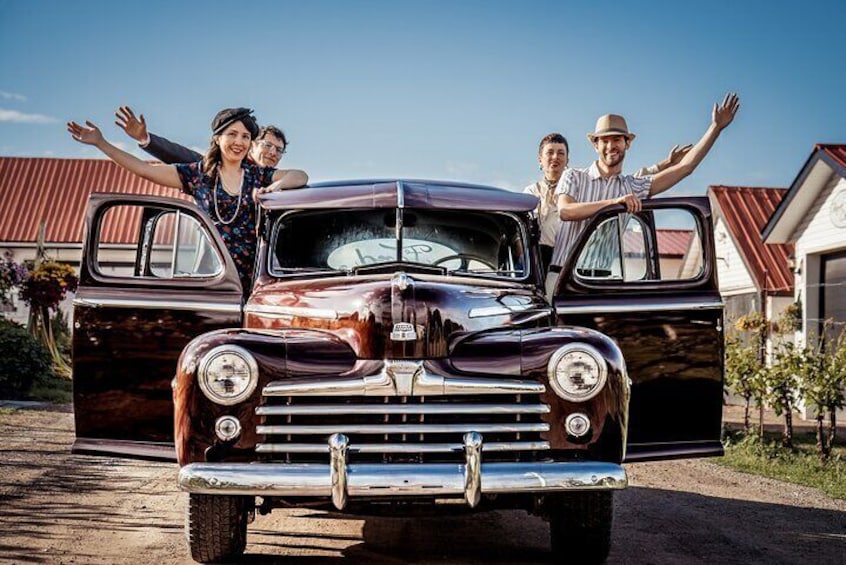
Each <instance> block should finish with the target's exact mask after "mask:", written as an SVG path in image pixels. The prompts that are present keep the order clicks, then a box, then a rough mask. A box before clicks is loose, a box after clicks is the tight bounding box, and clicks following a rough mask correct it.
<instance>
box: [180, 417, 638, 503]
mask: <svg viewBox="0 0 846 565" xmlns="http://www.w3.org/2000/svg"><path fill="white" fill-rule="evenodd" d="M347 445H348V440H347V438H346V437H345V436H343V435H341V434H335V435H333V436H332V437H331V438H330V439H329V445H328V451H329V464H328V465H322V464H312V463H310V464H285V463H191V464H190V465H186V466H184V467H182V469H180V471H179V487H180V488H181V489H182V490H183V491H186V492H190V493H194V494H219V495H249V496H284V497H291V496H308V497H327V498H328V497H331V498H332V503H333V504H334V505H335V507H336V508H338V509H339V510H340V509H343V508H344V506H345V505H346V503H347V499H348V498H349V497H350V496H353V497H358V496H361V497H379V496H447V495H461V494H463V495H464V498H465V500H466V501H467V504H469V505H470V506H471V507H473V506H476V505H477V504H478V503H479V500H480V499H481V495H482V494H483V493H484V494H494V493H545V492H555V491H574V490H608V489H622V488H625V487H626V484H627V482H628V481H627V478H626V471H625V469H623V467H622V466H621V465H615V464H613V463H603V462H584V461H580V462H536V463H531V462H527V463H485V464H483V463H482V460H481V455H482V448H483V443H482V437H481V435H479V434H477V433H475V432H470V433H467V434H465V436H464V459H465V461H464V463H463V464H458V463H455V464H450V463H429V464H423V463H421V464H414V463H411V464H348V463H347Z"/></svg>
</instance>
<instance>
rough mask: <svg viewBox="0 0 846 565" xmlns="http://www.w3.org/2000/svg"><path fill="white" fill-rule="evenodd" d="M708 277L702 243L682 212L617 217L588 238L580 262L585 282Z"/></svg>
mask: <svg viewBox="0 0 846 565" xmlns="http://www.w3.org/2000/svg"><path fill="white" fill-rule="evenodd" d="M702 271H703V252H702V238H701V235H700V233H699V226H698V224H697V222H696V220H695V218H694V217H693V215H692V214H691V213H690V212H689V211H687V210H683V209H673V210H654V211H650V212H642V213H640V214H628V213H623V214H618V215H616V216H613V217H610V218H608V219H606V220H604V221H603V222H601V223H600V224H599V225H597V226H596V227H595V228H594V230H593V232H592V233H591V234H590V236H589V237H588V240H587V242H586V243H585V245H584V247H582V251H581V253H580V254H579V257H578V259H577V260H576V273H575V275H576V277H577V278H581V279H583V280H586V281H598V282H599V281H615V282H629V281H671V280H690V279H695V278H697V277H699V276H700V275H701V274H702Z"/></svg>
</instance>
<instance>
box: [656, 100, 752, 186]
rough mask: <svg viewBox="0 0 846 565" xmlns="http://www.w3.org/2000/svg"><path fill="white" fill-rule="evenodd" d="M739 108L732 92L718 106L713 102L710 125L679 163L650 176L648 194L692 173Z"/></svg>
mask: <svg viewBox="0 0 846 565" xmlns="http://www.w3.org/2000/svg"><path fill="white" fill-rule="evenodd" d="M739 108H740V98H738V96H737V94H734V93H729V94H726V96H725V98H724V99H723V102H722V104H720V105H719V106H718V105H717V104H714V109H713V110H712V111H711V125H710V126H708V129H707V130H706V131H705V134H704V135H703V136H702V139H700V140H699V141H698V142H697V143H696V145H694V146H693V148H692V149H691V150H690V151H689V152H688V153H687V155H685V156H684V158H683V159H682V160H681V162H680V163H678V164H676V165H672V166H670V167H668V168H667V169H665V170H663V171H661V172H660V173H658V174H656V175H655V176H654V177H653V178H652V186H651V187H650V189H649V195H650V196H654V195H656V194H659V193H661V192H664V191H665V190H667V189H668V188H671V187H672V186H674V185H675V184H676V183H678V182H679V181H680V180H682V179H683V178H685V177H686V176H688V175H689V174H690V173H692V172H693V171H694V170H695V169H696V167H697V166H699V163H701V162H702V159H704V158H705V155H707V154H708V151H710V150H711V147H712V146H713V145H714V142H715V141H717V138H718V137H719V136H720V133H722V131H723V130H724V129H725V128H727V127H728V125H729V124H730V123H731V122H732V120H734V116H735V114H737V110H738V109H739Z"/></svg>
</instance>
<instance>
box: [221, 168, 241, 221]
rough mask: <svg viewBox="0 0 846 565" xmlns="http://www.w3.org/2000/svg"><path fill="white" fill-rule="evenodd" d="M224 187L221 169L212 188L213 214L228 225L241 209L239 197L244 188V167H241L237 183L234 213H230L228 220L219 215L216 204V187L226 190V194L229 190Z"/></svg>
mask: <svg viewBox="0 0 846 565" xmlns="http://www.w3.org/2000/svg"><path fill="white" fill-rule="evenodd" d="M226 188H227V187H226V181H224V180H223V174H221V171H218V174H217V185H216V186H215V189H214V213H215V215H217V220H218V221H219V222H220V223H221V224H223V225H224V226H228V225H229V224H231V223H232V222H234V221H235V218H237V217H238V212H240V211H241V197H242V196H243V194H244V190H243V188H244V169H241V182H240V184H239V185H238V203H237V204H236V205H235V213H234V214H232V217H231V218H229V219H228V220H224V219H223V216H221V215H220V209H219V207H218V204H217V191H218V189H220V190H222V191H223V192H226V194H229V192H228V191H227V190H226Z"/></svg>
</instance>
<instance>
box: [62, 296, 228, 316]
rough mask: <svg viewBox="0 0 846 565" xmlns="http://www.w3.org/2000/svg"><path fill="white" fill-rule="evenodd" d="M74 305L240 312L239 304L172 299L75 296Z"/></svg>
mask: <svg viewBox="0 0 846 565" xmlns="http://www.w3.org/2000/svg"><path fill="white" fill-rule="evenodd" d="M73 305H74V306H87V307H90V308H142V309H151V310H202V311H203V312H223V313H227V314H235V313H239V314H240V313H241V305H240V304H223V303H215V302H196V301H188V302H176V301H174V300H155V299H150V300H144V299H132V300H127V299H118V298H75V299H74V301H73Z"/></svg>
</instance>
